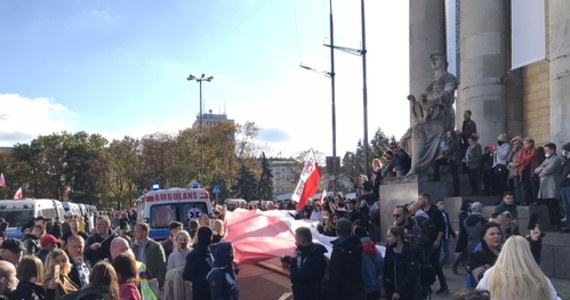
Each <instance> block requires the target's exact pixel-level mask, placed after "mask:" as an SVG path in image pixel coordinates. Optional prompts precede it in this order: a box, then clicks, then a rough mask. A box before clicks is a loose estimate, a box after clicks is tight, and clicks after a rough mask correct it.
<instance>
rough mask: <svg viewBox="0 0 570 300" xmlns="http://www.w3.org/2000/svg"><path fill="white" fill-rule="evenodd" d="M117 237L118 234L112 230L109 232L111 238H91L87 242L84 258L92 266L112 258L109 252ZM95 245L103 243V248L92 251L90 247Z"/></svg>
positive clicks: (94, 236)
mask: <svg viewBox="0 0 570 300" xmlns="http://www.w3.org/2000/svg"><path fill="white" fill-rule="evenodd" d="M115 237H117V233H115V232H114V231H111V230H109V236H108V237H107V238H102V237H101V236H99V235H98V234H94V235H92V236H90V237H89V238H88V239H87V241H85V252H84V254H83V256H84V257H85V259H87V260H88V261H89V263H90V264H91V265H92V266H94V265H95V264H96V263H98V262H99V261H101V260H104V259H106V258H107V259H108V258H110V257H111V252H110V251H109V248H110V247H111V242H112V241H113V239H114V238H115ZM101 242H103V243H101ZM95 243H101V248H99V249H97V250H92V249H91V248H90V246H91V245H93V244H95Z"/></svg>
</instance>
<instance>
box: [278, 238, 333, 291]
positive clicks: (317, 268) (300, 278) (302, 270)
mask: <svg viewBox="0 0 570 300" xmlns="http://www.w3.org/2000/svg"><path fill="white" fill-rule="evenodd" d="M295 244H296V245H297V250H296V252H295V254H296V255H295V256H294V257H291V256H285V257H283V261H284V262H286V263H287V264H289V266H290V267H289V271H290V274H291V283H292V284H293V298H294V299H295V300H304V299H306V300H319V299H324V295H323V290H322V288H321V284H322V282H323V278H324V276H325V271H326V268H327V261H326V258H325V256H324V254H325V253H326V252H327V249H326V248H325V247H324V246H323V245H321V244H314V243H313V235H312V234H311V230H310V229H309V228H307V227H299V228H297V230H295Z"/></svg>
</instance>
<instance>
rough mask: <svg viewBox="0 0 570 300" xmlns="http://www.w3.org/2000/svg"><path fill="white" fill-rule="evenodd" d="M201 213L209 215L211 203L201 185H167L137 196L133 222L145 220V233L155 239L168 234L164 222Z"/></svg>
mask: <svg viewBox="0 0 570 300" xmlns="http://www.w3.org/2000/svg"><path fill="white" fill-rule="evenodd" d="M202 214H207V215H208V216H209V217H212V203H211V200H210V195H209V194H208V191H207V190H206V189H203V188H169V189H163V190H156V191H150V192H147V193H146V194H144V195H143V196H141V197H139V198H138V199H137V222H141V221H143V222H146V223H147V224H148V225H149V227H150V232H149V236H150V238H152V239H155V240H162V239H166V238H168V224H170V222H172V221H179V222H182V224H184V227H187V226H188V221H189V220H191V219H198V218H199V217H200V216H201V215H202Z"/></svg>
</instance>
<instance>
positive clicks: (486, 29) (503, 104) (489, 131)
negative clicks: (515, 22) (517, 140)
mask: <svg viewBox="0 0 570 300" xmlns="http://www.w3.org/2000/svg"><path fill="white" fill-rule="evenodd" d="M460 5H461V15H460V20H461V32H460V52H461V54H460V63H459V66H460V72H459V73H460V74H461V78H459V82H460V84H459V89H458V90H459V91H458V93H459V94H460V97H461V103H460V106H458V107H457V118H458V119H459V121H458V124H461V122H462V121H463V111H465V110H471V111H472V112H473V115H472V119H473V120H474V121H475V122H476V123H477V132H478V133H479V136H480V140H479V143H480V144H481V145H482V146H485V145H487V144H489V143H493V142H494V141H495V140H496V138H497V135H498V134H500V133H502V132H506V131H507V100H506V99H507V98H506V87H505V83H504V82H505V77H506V74H507V39H508V38H509V35H508V34H507V18H506V15H507V13H508V12H506V5H505V1H504V0H477V1H472V0H461V1H460Z"/></svg>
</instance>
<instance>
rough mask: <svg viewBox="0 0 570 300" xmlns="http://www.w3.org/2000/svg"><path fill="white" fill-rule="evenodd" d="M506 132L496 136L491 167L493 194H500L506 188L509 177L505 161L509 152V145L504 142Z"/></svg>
mask: <svg viewBox="0 0 570 300" xmlns="http://www.w3.org/2000/svg"><path fill="white" fill-rule="evenodd" d="M506 140H507V134H506V133H501V134H499V136H498V137H497V146H496V147H495V152H494V153H493V168H492V175H491V176H492V178H493V179H492V185H493V187H492V191H493V195H496V196H501V195H503V194H504V193H505V190H506V189H507V178H508V177H509V170H508V169H507V161H508V158H509V153H511V145H509V143H507V142H506Z"/></svg>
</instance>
